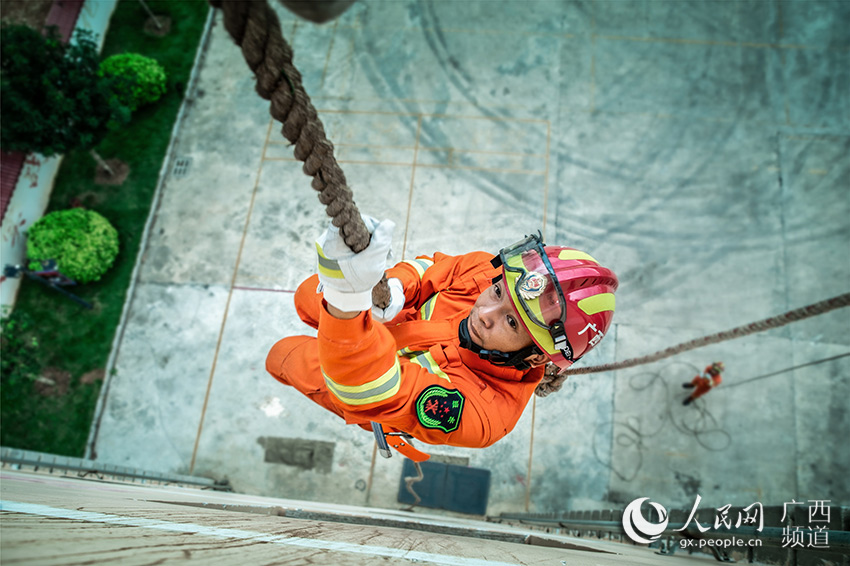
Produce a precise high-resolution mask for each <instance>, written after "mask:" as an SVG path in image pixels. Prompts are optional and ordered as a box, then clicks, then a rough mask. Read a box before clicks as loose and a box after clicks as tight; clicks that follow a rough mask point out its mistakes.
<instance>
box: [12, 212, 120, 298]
mask: <svg viewBox="0 0 850 566" xmlns="http://www.w3.org/2000/svg"><path fill="white" fill-rule="evenodd" d="M117 255H118V231H117V230H115V228H114V227H113V226H112V224H110V223H109V221H108V220H107V219H106V218H104V217H103V216H101V215H100V214H98V213H97V212H94V211H93V210H85V209H82V208H72V209H70V210H57V211H56V212H51V213H50V214H48V215H46V216H44V217H42V218H41V219H40V220H39V221H38V222H36V223H35V224H33V225H32V227H31V228H30V229H29V230H28V231H27V258H28V259H29V260H30V264H29V268H30V269H31V270H34V271H35V270H38V269H40V268H41V262H42V261H47V260H50V259H54V260H56V264H57V268H58V269H59V271H60V272H61V273H62V274H63V275H66V276H67V277H70V278H71V279H73V280H75V281H76V282H77V283H89V282H91V281H97V280H98V279H100V277H101V275H103V274H104V273H106V271H107V270H108V269H109V268H110V267H111V266H112V263H113V262H114V261H115V257H116V256H117Z"/></svg>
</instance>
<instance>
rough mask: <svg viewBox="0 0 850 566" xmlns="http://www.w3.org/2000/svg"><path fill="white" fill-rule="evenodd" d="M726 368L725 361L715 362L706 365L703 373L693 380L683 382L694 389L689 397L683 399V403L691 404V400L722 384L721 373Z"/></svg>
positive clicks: (686, 387) (684, 385)
mask: <svg viewBox="0 0 850 566" xmlns="http://www.w3.org/2000/svg"><path fill="white" fill-rule="evenodd" d="M724 369H725V368H724V367H723V362H714V363H713V364H711V365H710V366H706V368H705V371H704V372H703V375H697V376H696V377H694V378H693V379H692V380H691V381H687V382H685V383H683V384H682V387H684V388H685V389H693V390H694V391H693V393H691V394H690V396H689V397H688V398H687V399H685V400H684V401H682V405H690V404H691V402H693V401H696V400H697V399H699V398H700V397H702V396H703V395H705V394H706V393H708V392H709V391H711V390H712V389H713V388H714V387H717V386H718V385H720V384H721V383H722V382H723V377H722V375H721V373H722V372H723V370H724Z"/></svg>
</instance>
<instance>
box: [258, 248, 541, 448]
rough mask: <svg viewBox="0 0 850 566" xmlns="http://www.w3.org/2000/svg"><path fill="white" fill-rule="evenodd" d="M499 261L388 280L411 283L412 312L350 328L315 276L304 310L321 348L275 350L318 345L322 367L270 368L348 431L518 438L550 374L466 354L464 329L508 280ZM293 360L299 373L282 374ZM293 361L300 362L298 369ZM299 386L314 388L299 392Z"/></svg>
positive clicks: (451, 439) (479, 440) (303, 294)
mask: <svg viewBox="0 0 850 566" xmlns="http://www.w3.org/2000/svg"><path fill="white" fill-rule="evenodd" d="M491 258H492V255H490V254H486V253H483V252H473V253H470V254H466V255H461V256H447V255H444V254H441V253H437V254H435V255H434V256H433V258H432V257H426V256H421V257H419V258H417V259H415V260H410V261H406V262H402V263H400V264H398V265H396V266H395V267H393V268H391V269H389V270H387V276H388V277H395V278H398V279H399V280H400V281H401V282H402V285H403V287H404V294H405V297H406V302H405V309H404V310H403V311H402V312H401V313H400V314H399V315H398V316H397V317H396V318H394V319H393V320H392V321H389V322H387V323H385V324H380V323H377V322H375V321H373V319H372V317H371V314H370V313H368V312H364V313H361V314H360V315H359V316H357V317H356V318H354V319H351V320H341V319H337V318H334V317H333V316H331V315H330V314H329V313H328V312H327V311H326V310H325V308H324V306H323V305H322V295H321V294H318V293H316V286H317V284H318V278H317V277H316V276H315V275H314V276H313V277H311V278H310V279H308V280H307V281H305V282H304V283H302V284H301V286H300V287H299V289H298V291H297V292H296V295H295V305H296V309H297V310H298V313H299V315H300V316H301V318H302V320H304V321H305V322H307V323H308V324H310V325H311V326H317V327H318V338H317V339H316V340H315V341H312V340H305V339H301V340H298V341H293V340H291V339H287V340H290V342H287V341H286V340H284V341H281V342H279V343H278V345H280V344H284V343H286V344H289V345H285V346H280V347H279V346H278V345H276V346H275V348H282V349H284V350H285V349H287V348H294V347H298V348H309V347H311V344H312V345H314V346H315V347H317V354H318V355H317V360H318V366H319V367H318V368H315V367H306V366H312V365H313V362H312V360H313V359H314V357H311V355H309V354H303V353H299V354H298V355H297V356H291V355H290V353H289V352H283V351H281V352H278V353H277V354H275V350H274V349H273V351H272V353H270V354H269V360H270V361H269V362H268V363H267V367H268V368H269V371H270V372H272V374H273V375H275V376H276V377H278V379H280V380H281V381H283V382H284V383H289V384H290V385H294V386H296V387H298V388H299V390H301V391H303V392H305V393H306V394H307V395H309V396H310V397H311V398H312V399H313V400H314V401H316V402H317V403H320V404H322V405H324V406H325V407H326V408H327V409H329V410H331V411H333V412H334V413H337V414H339V415H341V416H342V417H343V418H344V419H345V420H346V422H348V423H349V424H360V425H364V424H368V423H369V421H376V422H380V423H381V424H383V425H384V426H385V428H387V427H391V428H394V429H396V430H399V431H403V432H407V433H409V434H410V435H412V436H413V437H414V438H417V439H419V440H421V441H423V442H426V443H428V444H449V445H452V446H468V447H484V446H489V445H491V444H493V443H494V442H496V441H497V440H499V439H500V438H502V437H503V436H505V435H506V434H508V433H509V432H510V431H511V430H512V429H513V428H514V426H515V425H516V423H517V421H518V420H519V418H520V416H521V415H522V412H523V410H524V409H525V406H526V404H527V403H528V400H529V399H530V398H531V395H532V394H533V393H534V389H535V387H536V386H537V384H538V383H539V382H540V380H541V379H542V377H543V368H542V367H538V368H533V369H531V370H525V371H520V370H517V369H514V368H510V367H500V366H496V365H493V364H491V363H490V362H488V361H485V360H482V359H480V358H479V357H478V356H477V355H476V354H475V353H473V352H471V351H469V350H466V349H463V348H461V347H460V346H459V338H458V324H459V323H460V321H461V320H462V319H464V318H465V317H466V316H468V314H469V311H470V309H471V308H472V305H473V304H474V303H475V300H476V299H477V298H478V295H479V294H481V292H482V291H484V290H485V289H487V288H488V287H489V286H490V285H491V282H492V279H493V277H495V276H496V275H498V274H499V272H500V271H499V270H497V269H495V268H493V267H492V266H491V265H490V259H491ZM287 359H289V360H290V361H289V362H287V363H288V364H289V366H290V367H289V368H288V369H287V370H285V371H283V372H281V371H278V370H277V369H276V368H278V367H280V366H281V364H282V362H281V360H287ZM293 359H295V360H299V361H297V363H296V364H295V365H293V362H292V361H291V360H293ZM301 360H306V361H301ZM284 365H285V364H284ZM316 371H320V372H321V374H322V377H323V381H322V382H319V381H318V379H317V376H316V375H315V372H316ZM280 373H286V374H287V375H286V376H282V375H279V374H280ZM308 373H312V374H313V375H308ZM299 380H303V381H304V382H305V384H303V385H302V384H299V383H294V382H296V381H299ZM306 381H310V382H311V383H312V385H309V384H306ZM322 385H323V386H324V391H319V389H322ZM325 391H327V392H329V393H330V394H324V393H325ZM331 404H332V406H329V405H331Z"/></svg>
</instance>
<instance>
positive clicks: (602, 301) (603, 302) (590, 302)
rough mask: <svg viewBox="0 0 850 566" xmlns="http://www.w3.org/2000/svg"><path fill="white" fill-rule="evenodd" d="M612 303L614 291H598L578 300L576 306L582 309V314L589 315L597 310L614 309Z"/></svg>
mask: <svg viewBox="0 0 850 566" xmlns="http://www.w3.org/2000/svg"><path fill="white" fill-rule="evenodd" d="M614 303H615V301H614V293H599V294H598V295H593V296H592V297H587V298H584V299H582V300H580V301H579V302H578V308H580V309H581V310H583V311H584V314H586V315H588V316H590V315H592V314H596V313H598V312H602V311H612V310H614Z"/></svg>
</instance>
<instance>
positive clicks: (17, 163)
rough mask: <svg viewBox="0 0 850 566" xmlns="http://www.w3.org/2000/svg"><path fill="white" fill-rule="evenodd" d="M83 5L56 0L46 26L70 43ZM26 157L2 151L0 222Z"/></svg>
mask: <svg viewBox="0 0 850 566" xmlns="http://www.w3.org/2000/svg"><path fill="white" fill-rule="evenodd" d="M83 4H85V0H54V2H53V5H52V6H51V7H50V12H48V13H47V19H45V21H44V25H45V26H56V27H58V28H59V35H60V36H61V37H62V39H63V40H64V41H68V39H69V38H70V37H71V33H73V31H74V26H76V25H77V18H78V17H79V16H80V12H81V11H82V9H83ZM25 157H26V154H24V153H22V152H20V151H9V152H7V151H0V220H2V219H3V218H5V217H6V208H8V206H9V201H10V200H11V199H12V193H14V192H15V185H16V184H17V183H18V177H19V176H20V175H21V170H22V169H23V166H24V158H25Z"/></svg>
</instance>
